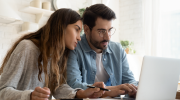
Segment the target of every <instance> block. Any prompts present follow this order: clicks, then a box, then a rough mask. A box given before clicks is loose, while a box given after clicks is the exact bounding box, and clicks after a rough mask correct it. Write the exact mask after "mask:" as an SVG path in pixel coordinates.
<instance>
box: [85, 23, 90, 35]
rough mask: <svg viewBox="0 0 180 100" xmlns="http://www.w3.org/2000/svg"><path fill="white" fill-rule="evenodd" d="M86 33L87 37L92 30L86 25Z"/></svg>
mask: <svg viewBox="0 0 180 100" xmlns="http://www.w3.org/2000/svg"><path fill="white" fill-rule="evenodd" d="M84 33H85V34H86V35H88V34H89V33H90V29H89V26H87V25H86V24H85V25H84Z"/></svg>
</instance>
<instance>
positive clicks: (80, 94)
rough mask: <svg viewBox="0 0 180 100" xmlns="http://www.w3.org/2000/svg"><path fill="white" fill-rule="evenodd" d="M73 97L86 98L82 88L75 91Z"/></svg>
mask: <svg viewBox="0 0 180 100" xmlns="http://www.w3.org/2000/svg"><path fill="white" fill-rule="evenodd" d="M75 98H86V96H85V95H84V90H78V91H77V92H76V97H75Z"/></svg>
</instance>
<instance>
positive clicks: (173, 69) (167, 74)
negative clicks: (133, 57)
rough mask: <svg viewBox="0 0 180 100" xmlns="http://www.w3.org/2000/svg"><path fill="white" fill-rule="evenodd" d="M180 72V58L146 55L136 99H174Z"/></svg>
mask: <svg viewBox="0 0 180 100" xmlns="http://www.w3.org/2000/svg"><path fill="white" fill-rule="evenodd" d="M179 74H180V59H172V58H161V57H152V56H145V57H144V58H143V64H142V69H141V74H140V80H139V85H138V91H137V96H136V100H174V99H175V96H176V92H177V86H178V81H179Z"/></svg>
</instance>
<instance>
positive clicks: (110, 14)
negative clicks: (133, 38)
mask: <svg viewBox="0 0 180 100" xmlns="http://www.w3.org/2000/svg"><path fill="white" fill-rule="evenodd" d="M98 17H101V18H103V19H106V20H111V19H116V14H115V13H114V11H112V10H111V9H110V8H109V7H107V6H106V5H104V4H95V5H92V6H90V7H87V8H86V10H85V11H84V13H83V16H82V19H83V24H86V25H87V26H89V28H90V30H92V28H93V27H94V26H95V21H96V20H97V18H98Z"/></svg>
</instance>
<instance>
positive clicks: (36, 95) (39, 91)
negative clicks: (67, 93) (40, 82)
mask: <svg viewBox="0 0 180 100" xmlns="http://www.w3.org/2000/svg"><path fill="white" fill-rule="evenodd" d="M50 94H51V92H50V90H49V88H47V87H44V88H41V87H36V88H35V90H34V91H33V92H32V93H31V96H30V98H31V99H30V100H48V98H49V95H50Z"/></svg>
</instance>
